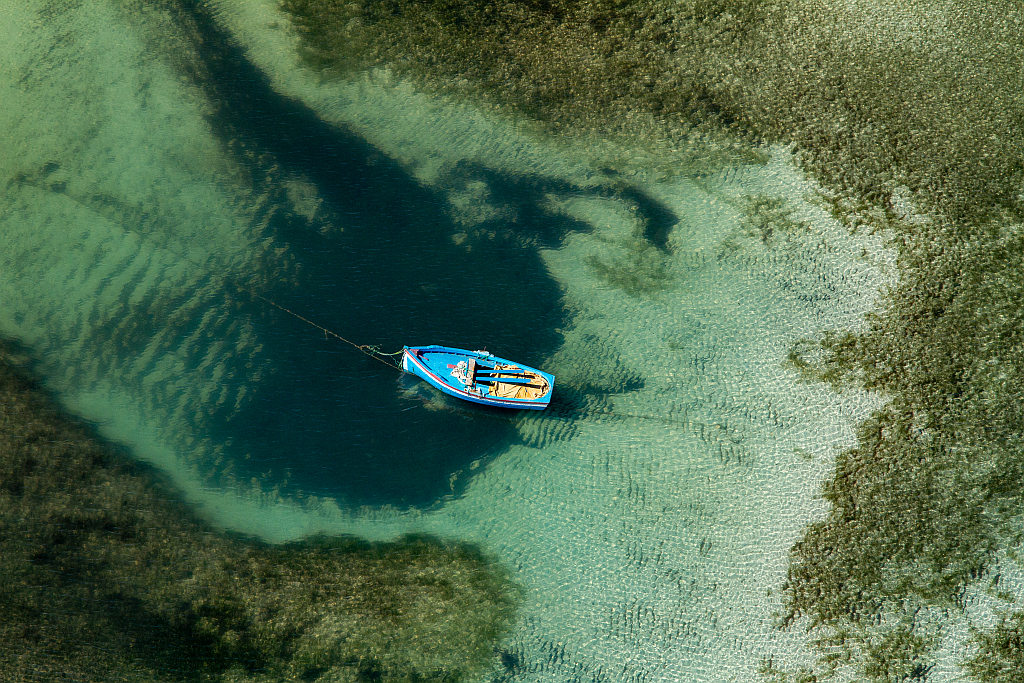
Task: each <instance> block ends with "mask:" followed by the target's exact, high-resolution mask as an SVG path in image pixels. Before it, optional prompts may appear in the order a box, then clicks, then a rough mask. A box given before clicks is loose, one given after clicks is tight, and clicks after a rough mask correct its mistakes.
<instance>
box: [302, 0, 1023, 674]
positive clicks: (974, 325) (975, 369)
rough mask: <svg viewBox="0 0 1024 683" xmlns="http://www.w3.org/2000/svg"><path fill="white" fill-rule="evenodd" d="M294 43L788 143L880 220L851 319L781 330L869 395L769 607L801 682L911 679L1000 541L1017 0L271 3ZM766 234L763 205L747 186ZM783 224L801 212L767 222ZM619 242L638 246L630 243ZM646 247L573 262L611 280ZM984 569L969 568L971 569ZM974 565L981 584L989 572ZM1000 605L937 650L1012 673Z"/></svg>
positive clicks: (604, 113)
mask: <svg viewBox="0 0 1024 683" xmlns="http://www.w3.org/2000/svg"><path fill="white" fill-rule="evenodd" d="M282 6H283V7H284V8H285V9H286V10H287V11H288V12H289V13H290V14H291V15H292V17H293V19H294V23H295V25H296V27H297V28H298V30H299V31H300V33H301V35H302V36H303V44H304V50H305V55H306V58H307V60H308V61H309V62H310V63H312V64H315V65H317V66H319V67H321V68H323V69H324V70H325V72H327V73H331V74H336V75H345V74H347V73H352V72H355V71H358V70H361V69H365V68H368V67H374V66H386V67H388V68H390V69H392V70H394V71H395V72H397V73H399V74H401V75H404V76H407V77H411V78H413V79H416V80H417V81H418V82H420V83H422V84H424V85H426V86H430V87H435V88H437V89H439V90H441V91H444V92H454V93H463V94H467V95H469V96H472V97H476V98H478V99H481V100H482V101H485V102H490V103H493V104H495V105H496V106H499V107H504V108H508V109H511V110H514V111H517V112H519V113H521V114H523V115H526V116H528V117H530V118H532V119H534V120H537V121H540V122H542V123H544V124H547V125H549V126H551V127H552V128H553V129H554V130H558V131H566V132H573V131H581V130H582V131H598V132H601V133H613V134H617V133H622V134H627V133H625V132H624V131H627V130H628V131H630V132H629V133H628V135H636V134H637V131H640V133H639V134H640V135H641V136H649V137H652V138H659V139H666V140H670V141H671V144H672V145H677V144H678V145H679V146H680V147H681V146H684V145H686V144H688V141H693V140H697V139H702V136H704V138H705V139H712V140H717V141H720V143H719V144H721V141H729V142H728V143H727V144H735V145H740V146H742V145H750V144H754V145H756V144H758V143H761V142H764V141H777V142H783V143H786V144H789V145H791V147H792V149H793V151H794V155H795V158H796V160H797V162H798V163H799V164H800V165H801V167H802V168H804V169H805V170H806V171H808V172H809V173H810V174H812V175H813V176H814V177H815V178H816V180H817V181H818V182H819V183H821V185H822V186H823V187H824V188H825V190H824V192H823V197H822V201H824V202H825V203H826V204H827V205H828V206H829V207H830V208H831V209H832V211H833V214H834V215H835V216H836V218H838V219H839V220H841V221H842V222H843V223H844V224H845V225H846V226H847V227H848V229H849V230H850V231H851V232H854V231H858V230H872V231H876V230H882V231H886V234H887V235H890V236H891V238H892V244H893V246H894V247H895V248H896V249H897V250H898V253H899V264H898V274H899V280H898V282H896V283H895V284H894V285H893V286H892V288H891V289H890V290H889V291H887V292H885V296H884V300H883V301H884V305H883V307H882V310H881V311H880V312H879V313H877V314H875V315H873V316H871V317H870V319H869V320H867V321H866V323H867V326H866V328H867V329H866V330H863V331H846V330H835V331H827V332H823V334H822V335H821V337H819V338H818V339H817V340H806V341H805V342H803V343H801V344H800V345H798V346H797V347H795V348H794V349H793V353H792V354H791V355H790V358H789V361H788V365H789V366H790V367H792V368H795V369H797V370H799V371H800V372H801V373H802V374H803V375H804V376H805V377H806V378H807V379H820V380H825V381H827V382H830V383H831V384H833V386H835V387H836V388H837V389H841V388H842V386H844V385H846V384H852V385H859V386H862V387H866V388H868V389H870V390H875V391H879V392H883V393H884V395H885V396H886V397H887V398H888V399H889V402H888V405H887V406H886V407H885V408H884V409H882V410H880V411H879V412H878V413H877V414H875V415H874V416H873V417H872V418H871V419H870V420H868V421H867V422H865V423H864V424H862V425H861V426H860V429H859V444H858V446H857V447H856V448H854V449H853V450H851V451H849V452H846V453H844V454H842V455H840V457H839V458H838V459H837V463H836V470H835V473H834V475H833V476H832V477H831V478H830V479H829V480H828V481H827V482H826V484H825V487H824V495H825V497H826V498H827V499H828V500H829V502H830V503H831V504H832V506H833V507H832V510H831V512H830V513H829V515H828V517H827V518H826V519H825V520H823V521H821V522H818V523H816V524H814V525H812V526H810V527H809V528H808V529H807V530H806V533H805V535H804V537H803V539H802V540H801V541H800V542H799V543H797V544H796V545H795V546H794V548H793V550H792V558H791V568H790V571H789V578H788V581H787V583H786V586H785V594H786V610H787V611H786V614H784V615H783V618H782V619H781V624H780V625H781V626H783V627H795V626H796V625H797V624H800V625H802V626H804V627H807V628H809V629H810V630H811V631H812V634H813V637H814V638H816V642H817V644H818V646H819V650H820V660H819V664H818V666H817V667H816V668H814V669H813V670H809V669H805V670H800V671H786V670H784V669H783V668H779V667H777V666H776V665H775V663H774V662H772V661H766V662H765V666H764V667H763V672H764V674H765V675H766V676H767V677H769V678H775V679H777V680H786V681H814V680H822V679H824V678H827V677H829V676H830V675H832V674H835V673H837V672H838V671H840V670H844V671H846V672H847V674H848V675H853V676H856V677H860V678H862V679H865V680H871V681H897V680H903V681H905V680H924V679H926V678H927V677H928V675H929V672H930V671H931V670H932V669H933V662H932V659H931V654H930V653H932V652H933V650H934V648H935V647H936V646H937V643H938V642H939V640H940V639H941V635H942V633H943V630H942V629H943V623H944V619H945V617H944V616H943V615H949V614H961V615H962V614H963V613H964V609H965V604H964V602H963V595H964V591H965V590H966V587H967V586H968V584H970V583H972V582H976V581H978V580H979V579H981V578H982V577H987V576H988V573H987V572H989V570H990V569H991V567H992V563H993V561H994V553H995V551H996V549H998V548H1007V547H1013V546H1015V545H1017V544H1019V542H1020V541H1021V540H1022V539H1021V536H1020V531H1019V528H1017V527H1015V526H1014V524H1013V521H1014V520H1015V518H1017V516H1018V515H1019V514H1020V512H1021V511H1022V510H1024V499H1022V494H1021V491H1022V490H1024V451H1022V448H1021V446H1022V444H1021V438H1022V436H1021V435H1022V433H1024V413H1022V410H1024V402H1022V400H1021V398H1022V397H1021V395H1020V389H1019V387H1020V379H1021V377H1020V376H1021V372H1022V367H1024V355H1022V354H1024V320H1022V313H1021V307H1020V302H1021V301H1022V300H1024V266H1022V264H1024V236H1022V235H1024V230H1022V227H1021V226H1022V221H1024V134H1022V131H1024V98H1022V94H1021V93H1022V88H1021V84H1022V82H1024V72H1022V66H1021V65H1022V64H1024V59H1022V54H1021V52H1022V50H1024V47H1022V46H1024V11H1022V9H1021V7H1020V5H1019V4H1017V3H1012V2H994V3H993V2H980V1H976V0H964V1H960V2H942V3H915V4H914V5H913V6H911V5H900V4H897V3H866V2H865V3H860V2H850V3H845V4H844V5H843V6H842V7H839V6H835V5H834V4H833V5H831V6H829V7H827V8H826V7H824V6H823V4H822V3H818V2H796V3H768V2H762V1H758V0H752V1H751V0H683V1H681V2H671V3H670V2H659V1H656V0H596V1H590V2H583V1H574V0H548V1H545V2H542V1H540V0H514V1H512V2H507V3H500V4H496V3H488V2H478V1H476V0H434V1H430V2H404V1H402V0H393V1H391V2H385V3H376V2H374V3H371V2H359V1H358V0H357V1H356V2H312V1H311V0H285V2H283V4H282ZM752 202H753V204H752V205H751V207H749V208H750V211H749V212H748V215H749V216H750V219H749V220H748V222H747V224H746V225H745V229H746V230H747V234H746V236H747V237H750V238H755V239H760V240H761V241H762V242H764V243H765V245H768V244H769V243H770V242H771V241H772V240H773V239H775V238H776V237H777V235H776V234H775V226H777V225H781V224H785V223H786V221H787V220H788V215H787V213H786V209H785V207H784V206H781V205H771V204H768V203H764V202H762V203H761V204H758V203H757V202H758V200H757V198H753V199H752ZM790 227H791V228H793V229H798V228H799V227H800V226H799V225H798V224H794V225H791V226H790ZM641 246H643V245H641ZM659 258H660V257H659V254H658V252H657V251H656V250H653V249H650V248H648V247H644V248H638V249H636V250H634V252H632V255H631V256H628V257H623V258H621V259H620V260H619V261H615V262H608V261H601V260H597V259H596V258H595V260H594V261H593V262H591V264H590V265H591V267H592V268H593V269H594V271H595V272H596V274H597V275H598V276H599V277H602V278H604V279H605V280H606V281H607V282H609V283H611V284H613V285H615V286H619V287H622V288H623V289H625V290H626V291H627V292H630V293H632V294H636V295H641V294H650V293H651V292H654V291H657V290H659V289H660V288H662V287H663V286H664V284H665V281H664V280H663V279H662V277H661V275H660V273H662V271H660V270H659V267H658V263H659V260H658V259H659ZM989 578H991V577H989ZM997 583H998V581H997ZM1021 619H1022V617H1020V616H1019V613H1017V612H1014V613H1012V614H1011V615H1009V616H1008V617H1007V618H1006V619H1005V620H1004V621H1003V622H1002V623H1001V624H1000V625H999V626H997V627H995V628H994V629H992V630H988V631H985V630H978V631H977V632H976V633H975V637H974V640H973V643H974V645H973V647H975V649H976V653H975V654H973V655H971V656H970V657H969V658H968V659H967V661H964V662H961V663H960V664H961V665H962V667H963V668H964V669H965V671H966V672H967V673H968V674H970V675H972V676H975V677H976V678H978V679H979V680H1020V679H1024V670H1022V669H1021V659H1020V657H1019V649H1015V648H1017V646H1018V645H1017V644H1019V642H1020V640H1019V639H1020V632H1021V627H1020V624H1021Z"/></svg>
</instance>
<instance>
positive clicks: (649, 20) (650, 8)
mask: <svg viewBox="0 0 1024 683" xmlns="http://www.w3.org/2000/svg"><path fill="white" fill-rule="evenodd" d="M761 5H762V3H761V2H759V1H757V0H755V1H753V2H738V1H732V2H730V1H728V0H724V1H723V0H712V1H708V0H690V1H686V2H679V3H658V2H649V1H634V0H597V1H593V0H591V1H586V2H583V1H579V0H545V1H543V2H541V1H538V0H513V1H511V2H502V3H492V2H480V1H478V0H431V1H429V2H419V1H415V0H391V1H389V2H371V1H369V0H366V1H361V0H360V1H356V2H348V1H337V2H318V1H314V0H285V1H284V2H283V3H282V7H283V9H284V10H285V11H286V12H287V13H288V14H289V15H290V16H291V17H292V21H293V24H294V25H295V26H296V28H297V30H298V31H299V33H300V35H301V36H302V39H303V40H302V45H303V54H304V56H305V58H306V61H307V62H308V63H310V64H311V65H313V66H314V67H317V68H319V69H321V70H323V71H324V73H326V74H331V75H342V76H344V75H347V74H352V73H356V72H359V71H362V70H365V69H368V68H372V67H387V68H389V69H391V70H392V71H393V72H396V73H398V74H401V75H403V76H409V77H412V78H414V79H416V80H417V81H418V82H419V83H421V84H423V85H426V86H429V87H433V88H438V89H440V90H441V91H443V92H448V93H453V94H456V95H462V96H471V97H474V98H477V99H480V100H481V101H482V102H486V103H490V104H492V105H496V106H498V107H500V108H502V109H505V110H512V111H515V112H518V113H520V114H524V115H525V116H527V117H529V118H531V119H533V120H535V121H539V122H542V123H544V124H546V125H550V126H552V127H554V128H555V129H557V130H561V131H563V132H565V131H570V130H588V131H600V132H603V133H609V132H623V131H626V130H632V131H633V132H635V131H636V130H638V129H647V130H648V131H649V132H653V131H656V133H655V135H654V136H652V137H658V136H661V137H663V138H664V137H665V136H666V135H668V137H669V138H670V139H671V142H670V143H669V144H668V146H669V147H672V146H674V145H685V144H687V143H688V142H694V141H695V139H692V140H688V139H687V137H686V133H689V132H692V131H693V130H696V129H699V130H700V131H701V132H702V134H704V135H711V136H713V137H714V138H715V139H717V140H719V141H720V142H724V141H725V140H726V139H727V138H728V136H723V135H722V134H721V131H722V130H724V129H727V128H729V127H730V126H732V125H733V124H734V123H735V120H734V117H733V114H732V112H731V111H729V110H728V108H727V107H725V106H723V104H724V100H723V98H722V97H720V96H719V94H718V92H717V91H719V90H721V89H722V86H721V84H722V83H725V82H727V81H722V80H721V79H720V78H719V75H720V74H719V72H720V68H719V67H720V62H722V61H728V60H720V58H719V57H720V55H719V53H720V52H722V51H723V50H724V51H726V52H729V47H728V46H730V45H733V44H739V43H743V42H746V41H749V40H751V39H752V36H756V35H757V31H758V26H759V24H760V22H759V20H758V18H757V15H758V12H759V7H760V6H761ZM666 139H668V138H666ZM732 153H734V154H738V155H739V154H742V155H749V154H750V150H749V149H747V150H741V149H740V147H735V148H734V149H732Z"/></svg>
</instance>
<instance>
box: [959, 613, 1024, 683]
mask: <svg viewBox="0 0 1024 683" xmlns="http://www.w3.org/2000/svg"><path fill="white" fill-rule="evenodd" d="M973 641H974V645H975V646H976V648H977V649H976V651H975V653H974V654H973V655H972V656H971V657H970V658H968V660H967V661H966V662H965V663H964V669H966V670H967V672H968V673H970V674H971V675H972V676H974V678H976V679H978V680H979V681H986V683H1015V681H1020V680H1024V612H1014V613H1012V614H1009V615H1006V616H1004V617H1003V618H1002V620H1000V622H999V624H997V625H996V626H995V627H994V628H992V629H989V630H976V631H975V633H974V638H973Z"/></svg>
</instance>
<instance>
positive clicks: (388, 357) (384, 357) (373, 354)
mask: <svg viewBox="0 0 1024 683" xmlns="http://www.w3.org/2000/svg"><path fill="white" fill-rule="evenodd" d="M252 295H253V296H257V297H259V298H261V299H263V300H264V301H266V302H267V303H268V304H270V305H271V306H273V307H274V308H279V309H281V310H282V311H284V312H285V313H287V314H288V315H293V316H295V317H296V318H298V319H299V320H301V321H302V322H304V323H306V324H308V325H312V326H313V327H315V328H317V329H318V330H323V333H324V338H325V339H326V337H327V335H330V336H332V337H334V338H335V339H340V340H341V341H343V342H345V343H346V344H348V345H349V346H352V347H354V348H355V349H357V350H358V351H359V352H361V353H364V354H366V355H367V356H369V357H370V358H373V359H374V360H379V361H380V362H381V363H384V364H386V365H391V366H393V367H396V368H398V369H399V370H401V369H402V365H401V363H399V362H398V361H397V360H395V356H400V355H402V353H403V352H404V349H403V350H402V351H395V352H394V353H384V352H383V351H381V350H380V347H379V346H377V345H376V344H356V343H355V342H354V341H349V340H348V339H345V338H344V337H342V336H341V335H340V334H338V333H337V332H332V331H330V330H329V329H327V328H326V327H324V326H323V325H317V324H316V323H315V322H313V321H312V320H310V319H309V318H304V317H302V316H301V315H299V314H298V313H296V312H295V311H293V310H291V309H288V308H285V307H284V306H282V305H281V304H279V303H277V302H276V301H271V300H270V299H268V298H267V297H265V296H263V295H262V294H257V293H256V292H252Z"/></svg>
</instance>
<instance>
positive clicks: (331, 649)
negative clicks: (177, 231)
mask: <svg viewBox="0 0 1024 683" xmlns="http://www.w3.org/2000/svg"><path fill="white" fill-rule="evenodd" d="M0 352H2V361H3V362H2V363H0V546H2V549H0V550H2V552H0V571H2V573H3V576H4V579H5V580H4V582H3V589H2V590H0V612H2V613H3V614H4V619H3V620H2V621H0V642H2V643H3V646H2V648H0V672H2V676H0V678H3V680H57V679H60V678H72V679H75V680H93V681H98V680H118V681H235V682H242V681H251V682H256V681H279V680H303V681H318V680H322V681H328V680H329V681H353V682H355V681H409V682H411V681H459V680H465V679H466V678H467V677H468V676H469V675H470V674H471V673H473V672H474V671H477V670H479V669H481V668H482V667H486V666H488V665H489V664H490V663H491V662H493V661H497V653H496V647H497V646H498V643H499V641H500V639H501V637H502V636H503V635H504V634H505V633H506V632H507V631H508V629H509V628H510V627H511V625H512V623H513V621H514V618H515V613H516V608H517V605H518V602H519V600H520V593H519V589H518V588H517V587H516V586H515V585H514V584H513V583H512V582H511V581H510V579H509V577H508V574H507V573H506V572H505V571H504V569H502V568H501V567H500V566H498V565H495V564H493V563H492V562H491V561H489V560H488V559H487V558H486V557H485V556H484V555H482V554H481V552H480V551H479V550H478V549H477V548H476V547H474V546H472V545H468V544H459V543H451V542H446V541H441V540H437V539H433V538H426V537H406V538H403V539H401V540H398V541H396V542H393V543H380V544H371V543H366V542H361V541H357V540H353V539H347V538H313V539H308V540H305V541H301V542H295V543H290V544H287V545H282V546H268V545H264V544H260V543H256V542H252V541H249V540H246V539H241V538H233V537H228V536H226V535H224V534H222V533H218V532H213V531H211V530H210V529H209V528H206V527H204V526H203V525H201V524H200V523H199V522H197V521H196V519H195V518H194V516H193V515H192V514H191V513H190V512H189V511H188V510H187V508H186V506H185V505H184V503H183V502H181V501H180V500H179V499H178V496H177V494H176V492H174V491H173V490H172V489H171V488H170V487H169V486H167V485H165V484H164V483H163V482H162V480H161V479H160V477H159V475H157V474H156V473H154V472H152V471H149V470H148V469H147V468H146V467H145V466H141V465H138V464H136V463H132V462H130V461H129V460H128V458H127V454H122V453H119V452H116V451H114V450H112V448H111V447H110V446H107V445H104V444H102V443H100V442H99V441H97V440H96V439H95V438H94V437H93V436H92V434H91V430H90V429H89V427H88V426H87V425H84V424H82V423H80V422H77V421H75V420H74V419H71V418H69V417H67V416H66V415H64V414H62V413H60V412H59V411H58V410H57V409H55V408H54V407H53V403H52V400H51V399H50V397H49V396H47V395H46V394H45V393H44V392H43V391H42V390H41V389H40V388H39V386H38V385H37V384H35V382H34V381H33V380H32V379H31V378H30V377H29V376H28V374H27V373H26V372H25V371H24V370H23V369H21V368H19V367H17V366H16V365H14V364H12V359H13V360H18V358H17V356H18V354H17V353H16V352H15V351H14V350H13V349H11V348H9V347H4V348H3V349H0Z"/></svg>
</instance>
